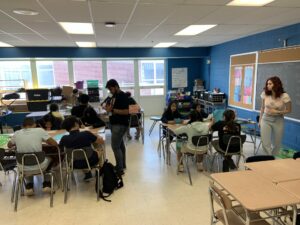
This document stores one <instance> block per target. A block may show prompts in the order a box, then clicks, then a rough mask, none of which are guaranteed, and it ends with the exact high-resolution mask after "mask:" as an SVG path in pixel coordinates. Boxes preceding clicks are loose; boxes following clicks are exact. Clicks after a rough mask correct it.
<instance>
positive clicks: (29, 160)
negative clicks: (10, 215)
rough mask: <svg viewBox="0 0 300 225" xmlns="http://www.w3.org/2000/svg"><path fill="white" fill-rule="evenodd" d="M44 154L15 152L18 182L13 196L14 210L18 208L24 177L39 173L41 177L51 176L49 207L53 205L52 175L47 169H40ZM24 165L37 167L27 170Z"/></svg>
mask: <svg viewBox="0 0 300 225" xmlns="http://www.w3.org/2000/svg"><path fill="white" fill-rule="evenodd" d="M45 158H46V156H45V152H42V151H41V152H33V153H18V152H17V153H16V159H17V162H18V182H17V189H16V197H15V211H17V208H18V197H19V195H20V191H21V188H22V189H23V187H22V184H23V183H24V178H25V177H28V176H36V175H41V176H42V177H43V178H44V176H45V175H48V176H50V177H51V191H50V207H53V193H54V187H53V181H54V176H53V173H52V172H51V171H47V170H46V169H42V167H41V163H43V162H44V160H45ZM24 166H37V167H38V168H39V169H38V170H36V171H28V170H24Z"/></svg>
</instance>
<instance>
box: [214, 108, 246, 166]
mask: <svg viewBox="0 0 300 225" xmlns="http://www.w3.org/2000/svg"><path fill="white" fill-rule="evenodd" d="M234 120H235V112H234V111H233V110H230V109H227V110H225V111H224V113H223V121H218V122H216V123H215V124H213V125H212V126H211V129H212V130H213V131H218V136H219V140H214V141H212V145H213V147H214V148H215V149H216V151H218V152H220V153H224V152H225V151H226V148H227V146H226V144H225V143H224V142H223V135H224V134H232V135H240V134H241V126H240V125H239V124H238V123H235V122H234ZM235 168H236V165H235V164H234V162H233V160H232V158H231V156H226V157H225V159H224V161H223V172H228V171H229V169H235Z"/></svg>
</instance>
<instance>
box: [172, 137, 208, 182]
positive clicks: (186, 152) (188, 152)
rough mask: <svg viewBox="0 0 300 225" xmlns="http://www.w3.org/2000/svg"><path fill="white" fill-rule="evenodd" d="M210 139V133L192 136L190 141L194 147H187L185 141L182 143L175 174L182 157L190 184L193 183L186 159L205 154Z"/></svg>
mask: <svg viewBox="0 0 300 225" xmlns="http://www.w3.org/2000/svg"><path fill="white" fill-rule="evenodd" d="M211 139H212V135H211V134H207V135H199V136H193V137H192V143H193V145H194V148H189V147H188V146H187V144H186V142H185V143H184V144H183V145H182V148H181V153H182V156H181V158H180V161H179V163H178V166H177V175H178V172H179V165H180V164H181V163H182V162H183V158H184V159H185V167H186V169H187V172H188V176H189V181H190V185H193V183H192V177H191V173H190V168H189V163H188V159H189V157H197V155H204V154H206V153H207V152H208V150H209V149H210V142H211Z"/></svg>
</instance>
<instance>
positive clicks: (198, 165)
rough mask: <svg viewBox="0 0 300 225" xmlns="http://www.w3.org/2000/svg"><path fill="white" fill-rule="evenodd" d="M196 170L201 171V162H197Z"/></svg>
mask: <svg viewBox="0 0 300 225" xmlns="http://www.w3.org/2000/svg"><path fill="white" fill-rule="evenodd" d="M197 170H198V171H203V163H201V162H197Z"/></svg>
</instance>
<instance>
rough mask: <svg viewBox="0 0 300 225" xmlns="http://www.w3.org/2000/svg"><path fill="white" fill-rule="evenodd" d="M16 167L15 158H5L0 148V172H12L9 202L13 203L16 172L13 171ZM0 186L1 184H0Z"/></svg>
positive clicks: (3, 151)
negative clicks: (12, 178)
mask: <svg viewBox="0 0 300 225" xmlns="http://www.w3.org/2000/svg"><path fill="white" fill-rule="evenodd" d="M16 166H17V162H16V158H15V157H12V156H6V152H5V149H3V148H0V171H3V172H4V173H7V172H9V171H12V172H13V173H14V180H13V186H12V191H11V202H14V195H15V187H16V179H17V171H16V170H15V168H16ZM0 186H2V184H1V183H0Z"/></svg>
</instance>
